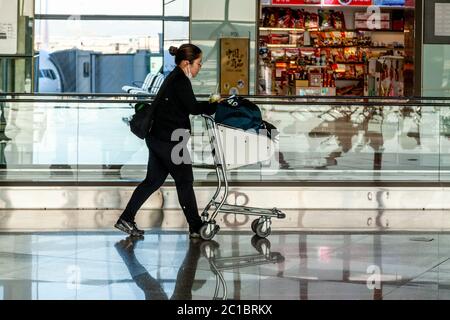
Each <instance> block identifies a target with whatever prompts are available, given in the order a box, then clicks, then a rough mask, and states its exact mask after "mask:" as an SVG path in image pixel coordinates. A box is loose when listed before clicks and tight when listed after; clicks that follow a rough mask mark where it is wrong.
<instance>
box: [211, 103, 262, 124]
mask: <svg viewBox="0 0 450 320" xmlns="http://www.w3.org/2000/svg"><path fill="white" fill-rule="evenodd" d="M215 120H216V122H217V123H221V124H224V125H226V126H230V127H233V128H239V129H244V130H249V129H254V130H255V131H258V129H259V128H260V126H261V123H262V117H261V110H259V107H258V106H257V105H256V104H254V103H253V102H251V101H249V100H247V99H245V98H242V97H238V96H236V95H232V96H230V97H229V98H227V99H226V100H223V101H222V102H220V103H219V104H218V105H217V110H216V114H215Z"/></svg>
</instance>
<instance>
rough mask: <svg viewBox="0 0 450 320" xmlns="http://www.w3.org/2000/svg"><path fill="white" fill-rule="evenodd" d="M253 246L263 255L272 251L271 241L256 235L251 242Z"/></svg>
mask: <svg viewBox="0 0 450 320" xmlns="http://www.w3.org/2000/svg"><path fill="white" fill-rule="evenodd" d="M251 243H252V246H253V247H254V248H255V249H256V250H257V251H258V252H259V253H261V254H266V253H267V251H269V250H270V241H269V240H268V239H266V238H260V237H258V236H257V235H254V236H253V237H252V240H251Z"/></svg>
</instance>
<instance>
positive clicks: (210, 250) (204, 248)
mask: <svg viewBox="0 0 450 320" xmlns="http://www.w3.org/2000/svg"><path fill="white" fill-rule="evenodd" d="M218 248H219V244H218V243H217V242H216V241H214V240H211V241H202V243H201V244H200V251H201V252H202V254H203V256H204V257H206V258H207V259H211V258H214V257H215V255H216V250H217V249H218Z"/></svg>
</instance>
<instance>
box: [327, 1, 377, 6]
mask: <svg viewBox="0 0 450 320" xmlns="http://www.w3.org/2000/svg"><path fill="white" fill-rule="evenodd" d="M323 4H324V5H334V6H371V5H372V0H323Z"/></svg>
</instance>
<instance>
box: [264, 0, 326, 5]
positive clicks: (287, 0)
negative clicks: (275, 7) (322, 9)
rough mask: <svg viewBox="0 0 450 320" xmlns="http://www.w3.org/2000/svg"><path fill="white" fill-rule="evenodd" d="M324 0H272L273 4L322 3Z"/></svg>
mask: <svg viewBox="0 0 450 320" xmlns="http://www.w3.org/2000/svg"><path fill="white" fill-rule="evenodd" d="M321 2H322V0H272V4H292V5H301V4H321Z"/></svg>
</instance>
